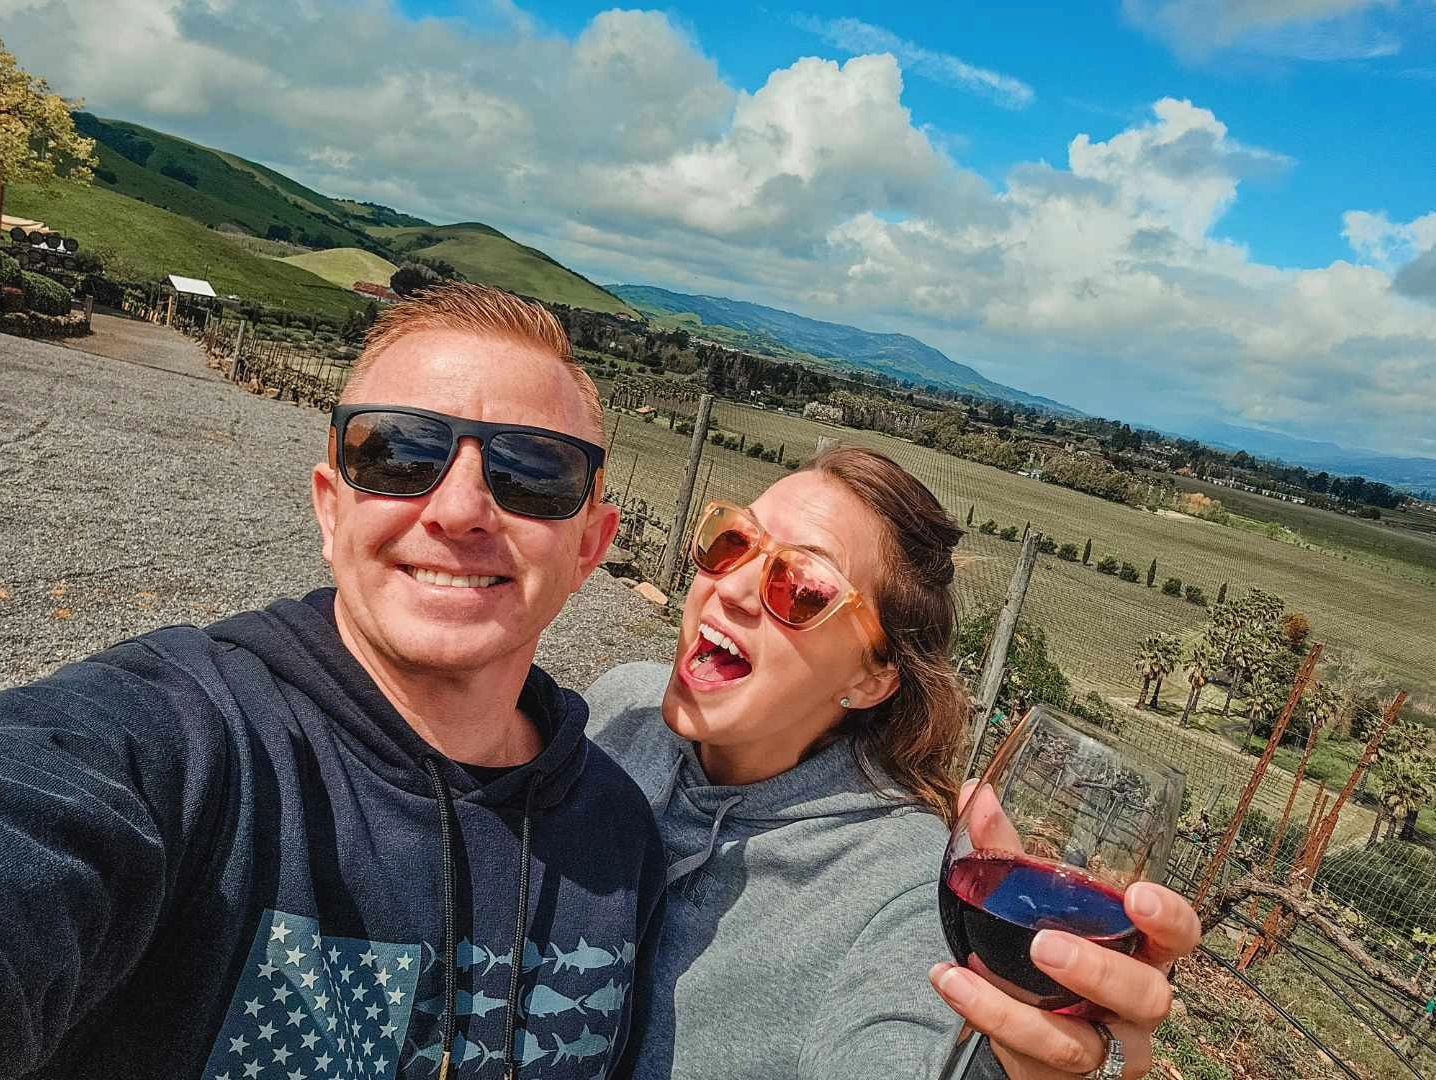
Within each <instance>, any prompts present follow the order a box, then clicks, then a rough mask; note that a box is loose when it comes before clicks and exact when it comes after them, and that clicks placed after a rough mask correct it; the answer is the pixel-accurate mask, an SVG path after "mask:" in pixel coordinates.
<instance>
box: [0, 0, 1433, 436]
mask: <svg viewBox="0 0 1436 1080" xmlns="http://www.w3.org/2000/svg"><path fill="white" fill-rule="evenodd" d="M1335 3H1336V0H1330V2H1329V3H1328V4H1327V5H1326V6H1325V7H1321V6H1319V5H1318V6H1317V7H1311V8H1310V10H1312V11H1315V12H1317V14H1318V15H1319V14H1321V13H1322V12H1328V11H1329V10H1331V9H1332V5H1333V4H1335ZM1228 7H1230V8H1231V9H1232V10H1235V9H1236V5H1228ZM1251 7H1252V10H1255V9H1256V8H1262V9H1263V10H1268V9H1270V5H1266V6H1263V5H1252V6H1251ZM1243 10H1246V9H1243ZM1272 10H1274V9H1272ZM492 11H493V12H494V13H496V18H495V20H492V25H489V24H485V25H484V26H483V27H482V28H477V27H476V26H475V25H474V24H470V23H463V22H459V21H456V20H425V21H420V22H415V21H411V20H408V19H406V18H404V17H402V16H400V15H399V14H397V13H396V11H395V10H394V9H393V8H391V7H390V6H388V4H387V3H385V2H382V0H367V2H366V3H363V4H361V5H360V6H357V7H356V6H353V5H348V6H344V5H340V4H339V2H338V0H306V3H305V4H303V5H301V6H300V7H298V8H295V7H294V6H293V5H288V4H283V3H281V2H280V0H246V2H245V3H242V4H241V3H237V2H226V3H219V2H216V0H211V2H209V3H198V2H195V3H182V2H181V0H0V35H3V37H4V38H5V40H6V43H7V45H9V46H10V47H12V48H14V49H15V50H16V51H17V52H18V53H19V55H20V58H21V60H22V62H23V63H25V64H26V65H27V66H29V67H31V68H33V69H36V70H38V71H40V72H42V73H43V74H46V75H48V76H49V77H50V78H51V79H52V81H53V82H55V84H56V85H57V86H59V87H60V88H61V89H62V90H63V91H64V92H66V93H74V94H84V95H86V96H88V97H89V98H90V100H91V103H92V105H93V107H94V108H95V109H96V110H97V111H99V112H100V113H101V114H103V115H114V116H121V117H124V118H127V119H132V120H136V121H138V122H141V123H151V124H153V125H155V126H158V127H160V128H163V129H168V130H173V131H176V132H177V133H179V134H182V135H184V136H186V137H189V138H194V139H197V140H199V141H201V142H205V143H207V144H210V145H217V146H222V147H224V148H225V149H228V150H231V151H234V152H236V153H240V154H243V155H245V156H247V157H252V158H256V159H259V160H261V161H264V162H265V163H266V164H271V165H274V166H276V167H279V168H281V169H283V170H285V171H287V172H290V173H291V174H293V175H295V176H296V178H297V179H299V180H301V181H303V182H305V183H309V184H311V185H313V186H315V187H317V188H319V189H320V190H324V191H329V192H332V193H334V194H340V195H346V196H351V197H357V198H368V199H374V200H376V201H380V202H385V203H388V204H390V205H395V206H398V207H399V208H401V209H404V210H408V211H411V212H416V213H420V214H423V215H425V216H427V217H430V218H432V219H438V220H481V221H487V222H489V223H491V224H493V225H495V226H497V227H499V228H502V229H504V230H505V231H507V232H510V233H512V234H515V235H516V236H518V237H519V238H520V239H522V240H523V241H524V242H527V243H533V244H536V245H537V246H539V247H541V248H543V249H544V250H547V251H549V252H551V253H552V254H554V255H555V256H556V257H558V258H560V259H561V260H564V261H567V262H569V263H570V264H571V265H574V266H575V267H576V268H577V269H579V270H581V271H582V272H584V273H586V274H587V275H588V276H590V277H591V278H595V279H598V280H607V281H613V280H628V281H641V282H657V283H661V284H665V285H669V286H672V287H677V288H683V289H688V290H691V291H700V292H710V293H719V294H728V295H734V296H738V297H741V298H746V299H754V300H758V301H760V302H767V303H775V304H778V305H780V306H787V307H792V308H797V309H799V310H801V311H804V312H805V313H808V314H812V315H815V316H818V317H825V318H833V319H837V320H839V321H844V322H852V323H856V324H858V325H864V326H870V327H872V328H873V329H892V330H905V331H907V332H911V333H915V334H918V335H919V336H921V337H923V338H925V339H926V340H930V341H932V342H933V344H935V345H938V346H939V347H941V348H944V349H945V350H947V351H948V352H949V353H950V354H951V355H952V356H954V358H956V359H960V360H963V361H966V362H972V363H975V364H976V366H978V367H980V368H982V369H983V370H985V371H986V372H987V373H988V374H990V375H992V376H994V377H996V378H999V379H1002V380H1003V381H1006V382H1009V383H1012V384H1013V385H1017V386H1021V387H1022V388H1024V389H1027V390H1031V391H1034V392H1038V393H1044V394H1047V395H1049V396H1052V397H1056V398H1059V399H1063V400H1068V401H1071V402H1072V403H1073V404H1076V405H1079V406H1081V407H1084V408H1088V409H1090V410H1092V411H1097V412H1106V413H1108V414H1111V413H1114V412H1121V413H1123V414H1125V415H1127V416H1130V417H1132V418H1134V419H1141V420H1145V421H1147V422H1152V423H1160V422H1163V420H1164V419H1165V418H1166V417H1167V416H1170V415H1172V414H1175V413H1178V412H1182V413H1186V414H1192V413H1196V412H1205V413H1207V414H1209V415H1211V416H1213V417H1215V418H1220V419H1227V420H1232V421H1237V422H1242V421H1245V422H1251V423H1257V424H1261V425H1265V426H1271V427H1276V428H1279V429H1282V430H1286V431H1288V432H1291V433H1293V434H1301V435H1308V436H1316V437H1321V438H1328V439H1331V440H1333V441H1337V442H1346V443H1349V444H1352V445H1358V446H1361V445H1366V446H1375V447H1376V448H1378V449H1384V450H1391V451H1396V452H1417V451H1421V452H1426V453H1433V452H1436V421H1433V419H1432V417H1431V415H1430V412H1429V409H1428V408H1427V406H1426V403H1427V402H1429V401H1430V400H1431V398H1432V396H1433V394H1436V364H1433V363H1432V361H1431V358H1432V356H1433V354H1436V304H1433V303H1432V302H1431V301H1432V300H1433V299H1436V262H1433V260H1432V259H1429V258H1427V256H1426V255H1423V254H1422V252H1426V253H1428V254H1429V252H1430V251H1431V250H1432V248H1433V247H1436V214H1430V215H1426V216H1424V217H1419V218H1416V219H1415V220H1413V221H1409V222H1392V221H1390V220H1389V219H1388V218H1387V217H1386V216H1385V215H1382V214H1378V213H1372V212H1367V211H1355V210H1354V211H1352V212H1351V213H1349V214H1347V215H1346V217H1345V219H1344V222H1343V224H1344V235H1345V236H1346V237H1347V239H1348V242H1349V243H1350V244H1351V247H1352V251H1353V256H1354V258H1353V261H1351V262H1347V261H1338V262H1335V263H1333V264H1332V265H1330V266H1326V267H1316V268H1309V269H1301V270H1292V269H1279V268H1277V267H1273V266H1269V265H1264V264H1262V263H1260V262H1257V261H1255V260H1253V259H1252V258H1251V256H1250V255H1249V253H1248V252H1247V251H1246V250H1244V249H1243V248H1242V247H1241V246H1240V245H1238V244H1235V243H1232V242H1229V241H1225V240H1222V239H1219V238H1218V230H1219V228H1220V225H1221V222H1222V221H1223V215H1224V214H1225V213H1226V211H1227V210H1228V209H1229V208H1230V206H1231V205H1232V204H1233V202H1234V200H1236V199H1237V198H1239V197H1240V191H1241V185H1242V184H1243V182H1244V181H1246V180H1248V179H1249V178H1251V177H1253V176H1257V175H1266V174H1271V173H1274V172H1280V171H1282V170H1286V169H1289V168H1291V166H1292V163H1291V162H1290V160H1289V159H1287V158H1286V157H1284V156H1283V155H1281V154H1279V153H1275V152H1273V151H1270V150H1266V149H1262V148H1257V147H1252V146H1249V145H1245V144H1243V143H1242V142H1240V141H1239V139H1238V138H1237V137H1236V136H1235V135H1234V134H1233V133H1231V132H1229V131H1228V130H1227V128H1226V126H1225V125H1224V124H1223V123H1222V121H1221V120H1220V119H1219V118H1218V117H1217V116H1215V115H1214V114H1213V113H1212V112H1211V111H1209V110H1207V109H1204V108H1201V107H1199V106H1198V105H1194V104H1192V103H1190V102H1186V101H1179V100H1175V99H1163V100H1161V101H1158V102H1157V103H1155V105H1154V106H1153V108H1152V112H1151V115H1150V117H1149V118H1148V119H1147V120H1146V121H1144V122H1141V123H1137V124H1132V125H1127V126H1125V127H1124V128H1122V129H1121V130H1116V131H1114V132H1113V133H1111V134H1110V135H1108V136H1105V137H1101V136H1093V135H1090V134H1078V135H1076V136H1075V137H1074V138H1073V139H1072V140H1071V143H1070V145H1069V147H1068V155H1067V160H1066V161H1065V162H1063V163H1062V164H1061V165H1060V166H1054V165H1048V164H1028V165H1023V166H1019V167H1017V168H1015V169H1013V170H1012V171H1011V173H1010V174H1009V176H1008V177H1007V178H1006V180H1005V182H1004V183H1003V184H1002V185H1001V186H1000V187H998V188H995V189H994V188H993V187H992V186H991V185H990V184H989V183H987V182H985V181H984V180H982V179H981V178H979V177H977V176H976V175H975V174H973V173H972V172H970V171H969V170H966V169H964V168H963V167H962V166H961V165H960V164H959V163H958V162H957V161H955V160H954V158H953V156H952V155H953V154H954V153H956V152H958V151H955V150H954V149H952V148H951V147H952V144H947V145H939V144H936V143H935V142H934V140H933V137H931V136H930V135H929V134H928V133H927V131H926V130H925V129H924V127H923V125H922V124H920V123H919V122H917V121H915V119H914V117H913V116H912V115H911V113H910V111H909V110H908V108H907V106H906V105H905V104H904V102H903V89H904V87H903V78H904V68H905V67H909V68H910V66H911V63H910V62H911V61H912V60H913V57H912V55H911V54H910V53H909V54H907V55H908V58H907V59H906V60H905V59H904V58H903V55H900V53H902V52H903V51H902V50H892V49H884V50H881V51H880V52H879V53H878V54H875V55H859V56H854V57H852V58H850V59H846V60H845V61H844V62H842V63H838V62H835V61H833V60H826V59H819V58H806V59H802V60H798V61H796V62H794V63H792V64H790V65H789V66H786V67H783V68H780V69H778V70H775V71H773V72H772V73H771V74H770V75H769V77H768V79H767V80H766V82H765V83H764V85H763V86H761V87H760V88H759V89H757V90H755V91H753V92H751V93H749V92H744V91H741V90H738V89H736V88H734V87H732V86H730V85H729V84H728V83H726V82H725V81H724V79H723V78H722V77H721V75H720V74H719V71H718V68H717V65H716V64H715V63H714V61H713V60H712V59H711V58H710V57H708V56H707V55H706V54H705V53H704V51H703V49H702V47H701V45H700V44H699V43H698V42H696V41H694V40H693V39H692V38H691V37H690V36H689V35H688V34H687V33H686V32H684V30H683V29H681V28H680V27H677V26H675V25H674V24H673V22H672V21H671V20H670V19H669V18H668V17H666V16H665V15H663V14H661V13H656V12H645V11H608V12H604V13H603V14H601V15H599V16H597V17H595V18H594V19H593V20H592V21H591V22H590V23H589V24H588V25H587V26H586V27H585V28H584V29H583V31H582V32H581V33H580V34H579V35H578V36H577V37H575V38H565V37H562V36H557V35H555V34H553V33H551V32H548V31H546V30H544V29H543V28H542V27H541V26H538V25H536V24H534V23H533V22H532V21H531V20H529V19H528V18H527V17H526V16H524V14H523V13H522V12H521V11H518V10H517V9H512V8H506V7H505V6H504V5H503V4H502V3H501V2H500V0H494V3H493V5H492ZM1246 17H1247V18H1248V19H1249V20H1250V19H1255V18H1256V17H1257V16H1256V15H1255V14H1251V12H1248V14H1247V16H1246ZM316 41H323V42H324V43H325V48H324V49H322V50H319V49H315V48H314V46H313V43H314V42H316ZM156 72H163V73H164V74H163V77H162V78H156V75H155V73H156ZM1293 175H1294V176H1296V178H1297V179H1298V180H1299V172H1296V173H1294V174H1293ZM1422 260H1425V261H1422Z"/></svg>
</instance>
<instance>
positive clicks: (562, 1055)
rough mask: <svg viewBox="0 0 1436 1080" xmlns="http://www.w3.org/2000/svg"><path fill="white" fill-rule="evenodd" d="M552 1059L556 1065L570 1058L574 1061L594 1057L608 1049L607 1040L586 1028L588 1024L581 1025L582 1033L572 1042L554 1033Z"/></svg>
mask: <svg viewBox="0 0 1436 1080" xmlns="http://www.w3.org/2000/svg"><path fill="white" fill-rule="evenodd" d="M553 1041H554V1043H555V1046H554V1048H553V1049H554V1059H553V1063H554V1064H555V1065H557V1064H558V1063H559V1062H560V1061H567V1060H569V1059H570V1058H572V1059H573V1060H574V1061H582V1060H583V1059H584V1058H591V1057H596V1056H597V1055H599V1054H601V1053H603V1052H604V1051H605V1050H607V1049H608V1040H607V1039H605V1038H604V1037H603V1036H602V1035H595V1034H594V1033H593V1032H591V1031H589V1030H588V1025H587V1024H584V1025H583V1034H582V1035H580V1036H579V1037H578V1038H577V1039H574V1040H573V1042H567V1043H566V1042H564V1041H563V1040H562V1039H560V1038H559V1037H558V1035H554V1037H553Z"/></svg>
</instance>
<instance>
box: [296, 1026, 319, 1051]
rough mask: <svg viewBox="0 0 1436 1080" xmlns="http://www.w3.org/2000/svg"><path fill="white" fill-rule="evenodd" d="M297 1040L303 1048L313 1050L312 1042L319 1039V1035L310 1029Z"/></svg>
mask: <svg viewBox="0 0 1436 1080" xmlns="http://www.w3.org/2000/svg"><path fill="white" fill-rule="evenodd" d="M299 1041H300V1042H302V1043H303V1044H304V1049H306V1050H313V1049H314V1044H315V1043H317V1042H318V1041H319V1036H318V1035H316V1034H314V1032H312V1031H311V1032H310V1033H309V1034H308V1035H306V1036H304V1038H302V1039H300V1040H299Z"/></svg>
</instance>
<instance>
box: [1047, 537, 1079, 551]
mask: <svg viewBox="0 0 1436 1080" xmlns="http://www.w3.org/2000/svg"><path fill="white" fill-rule="evenodd" d="M1037 550H1038V551H1040V552H1042V554H1044V555H1052V554H1054V553H1055V552H1056V551H1057V541H1056V540H1054V539H1052V537H1050V536H1044V537H1043V538H1042V539H1041V540H1039V541H1037ZM1072 552H1073V554H1076V552H1077V549H1076V548H1073V549H1072Z"/></svg>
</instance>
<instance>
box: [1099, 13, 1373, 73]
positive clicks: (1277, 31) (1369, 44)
mask: <svg viewBox="0 0 1436 1080" xmlns="http://www.w3.org/2000/svg"><path fill="white" fill-rule="evenodd" d="M1399 3H1400V0H1122V11H1123V14H1124V15H1125V16H1126V17H1127V20H1128V21H1129V22H1131V23H1132V24H1133V25H1135V26H1137V27H1139V28H1141V29H1143V30H1145V31H1147V32H1148V33H1150V34H1152V35H1153V36H1155V37H1157V38H1159V39H1160V40H1162V41H1164V42H1165V43H1166V44H1167V45H1169V46H1170V47H1171V48H1172V49H1173V50H1174V51H1175V52H1176V53H1177V54H1178V55H1179V56H1182V57H1184V58H1186V59H1189V60H1202V59H1206V58H1207V57H1209V56H1211V55H1212V54H1213V53H1215V52H1220V51H1224V50H1229V49H1235V50H1239V51H1243V52H1249V53H1254V54H1258V55H1264V56H1271V57H1281V58H1286V59H1292V60H1311V61H1329V60H1370V59H1375V58H1378V57H1383V56H1392V55H1394V54H1396V53H1398V52H1400V50H1401V41H1400V39H1399V38H1398V37H1397V36H1396V35H1395V34H1393V33H1392V32H1390V31H1389V30H1386V29H1384V28H1382V27H1381V26H1379V25H1376V24H1375V23H1374V22H1373V21H1372V20H1371V19H1370V18H1369V16H1371V15H1372V14H1373V13H1380V12H1383V11H1390V10H1393V9H1395V8H1397V7H1398V6H1399Z"/></svg>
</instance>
